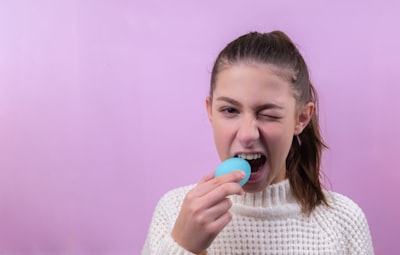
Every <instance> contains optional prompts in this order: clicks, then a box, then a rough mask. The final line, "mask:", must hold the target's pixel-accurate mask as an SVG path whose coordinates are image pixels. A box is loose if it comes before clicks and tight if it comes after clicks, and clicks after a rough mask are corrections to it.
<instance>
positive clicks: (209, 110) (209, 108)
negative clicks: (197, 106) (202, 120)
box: [206, 96, 212, 122]
mask: <svg viewBox="0 0 400 255" xmlns="http://www.w3.org/2000/svg"><path fill="white" fill-rule="evenodd" d="M211 101H212V99H211V97H209V96H208V97H207V98H206V108H207V114H208V120H209V121H210V122H212V109H211V108H212V102H211Z"/></svg>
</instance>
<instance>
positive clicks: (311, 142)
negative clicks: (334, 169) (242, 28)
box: [210, 31, 328, 214]
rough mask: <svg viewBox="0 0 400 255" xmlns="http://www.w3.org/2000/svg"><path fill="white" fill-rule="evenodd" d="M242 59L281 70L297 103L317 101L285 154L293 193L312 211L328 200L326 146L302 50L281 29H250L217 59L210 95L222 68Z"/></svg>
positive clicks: (314, 94) (230, 44)
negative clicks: (322, 178) (322, 176)
mask: <svg viewBox="0 0 400 255" xmlns="http://www.w3.org/2000/svg"><path fill="white" fill-rule="evenodd" d="M243 62H250V63H251V62H252V63H262V64H267V65H271V66H273V67H275V68H274V69H273V70H275V69H276V70H279V71H278V75H281V76H283V78H285V79H288V80H289V81H290V83H291V84H292V88H293V91H294V96H295V98H296V101H297V105H301V104H304V103H307V102H313V103H314V104H315V111H314V114H313V116H312V119H311V121H310V123H309V124H308V125H307V126H306V127H305V128H304V130H303V132H302V133H301V134H299V135H298V136H299V137H298V138H299V140H300V141H301V143H299V142H298V139H293V141H292V146H291V148H290V151H289V154H288V156H287V158H286V169H287V176H288V178H289V182H290V185H291V187H292V189H293V193H294V196H295V198H296V200H297V201H298V202H299V204H300V205H301V206H302V210H303V212H304V213H306V214H309V213H311V212H312V211H313V210H314V208H315V207H316V206H317V205H319V204H321V203H324V204H326V205H327V204H328V203H327V200H326V197H325V195H324V192H323V190H322V187H321V182H320V166H321V154H322V149H323V148H326V145H325V144H324V142H323V140H322V137H321V134H320V130H319V124H318V102H317V101H318V100H317V94H316V91H315V89H314V87H313V85H312V84H311V82H310V77H309V72H308V68H307V65H306V63H305V61H304V59H303V57H302V56H301V54H300V52H299V51H298V49H297V48H296V46H295V45H294V44H293V42H292V41H291V40H290V38H289V37H288V36H287V35H286V34H285V33H283V32H281V31H273V32H270V33H258V32H251V33H248V34H245V35H242V36H240V37H239V38H237V39H236V40H234V41H232V42H231V43H229V44H228V45H227V46H226V47H225V48H224V49H223V50H222V51H221V53H220V54H219V55H218V57H217V59H216V60H215V63H214V67H213V70H212V73H211V86H210V97H211V98H212V95H213V92H214V90H215V86H216V80H217V76H218V74H219V72H220V71H221V70H223V69H224V68H227V67H229V66H231V65H234V64H237V63H243Z"/></svg>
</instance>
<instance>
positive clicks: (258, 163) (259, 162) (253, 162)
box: [247, 157, 265, 173]
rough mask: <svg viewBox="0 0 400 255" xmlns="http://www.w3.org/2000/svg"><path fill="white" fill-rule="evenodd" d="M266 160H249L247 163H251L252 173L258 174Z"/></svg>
mask: <svg viewBox="0 0 400 255" xmlns="http://www.w3.org/2000/svg"><path fill="white" fill-rule="evenodd" d="M264 161H265V159H263V158H262V157H261V158H258V159H251V160H247V162H249V164H250V166H251V172H252V173H254V172H257V171H258V169H260V167H261V166H262V165H263V164H264Z"/></svg>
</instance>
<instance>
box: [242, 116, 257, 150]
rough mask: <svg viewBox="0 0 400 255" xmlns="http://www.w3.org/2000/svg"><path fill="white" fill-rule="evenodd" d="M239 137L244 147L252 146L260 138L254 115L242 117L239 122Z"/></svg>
mask: <svg viewBox="0 0 400 255" xmlns="http://www.w3.org/2000/svg"><path fill="white" fill-rule="evenodd" d="M237 138H238V140H239V142H240V144H241V145H242V146H243V147H244V148H251V147H252V146H254V144H255V143H256V142H257V141H258V139H259V138H260V131H259V129H258V124H257V120H256V119H255V118H254V117H246V118H242V120H241V121H240V124H239V128H238V132H237Z"/></svg>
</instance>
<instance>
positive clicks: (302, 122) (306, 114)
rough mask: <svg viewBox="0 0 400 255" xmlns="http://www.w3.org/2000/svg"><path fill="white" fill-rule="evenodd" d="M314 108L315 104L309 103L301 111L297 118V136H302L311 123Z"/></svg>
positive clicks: (295, 131) (295, 132)
mask: <svg viewBox="0 0 400 255" xmlns="http://www.w3.org/2000/svg"><path fill="white" fill-rule="evenodd" d="M314 107H315V106H314V103H313V102H309V103H307V104H305V105H304V106H303V108H302V109H300V111H299V114H298V117H297V122H296V127H295V130H294V134H295V135H299V134H301V132H303V130H304V128H305V127H306V126H307V125H308V123H310V121H311V119H312V116H313V114H314Z"/></svg>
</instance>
